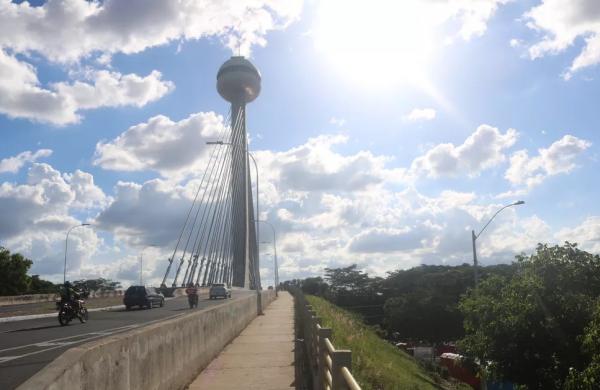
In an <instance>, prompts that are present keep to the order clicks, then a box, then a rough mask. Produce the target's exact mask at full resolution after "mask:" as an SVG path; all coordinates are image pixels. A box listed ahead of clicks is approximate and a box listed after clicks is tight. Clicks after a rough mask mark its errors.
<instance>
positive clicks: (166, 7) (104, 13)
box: [0, 0, 302, 62]
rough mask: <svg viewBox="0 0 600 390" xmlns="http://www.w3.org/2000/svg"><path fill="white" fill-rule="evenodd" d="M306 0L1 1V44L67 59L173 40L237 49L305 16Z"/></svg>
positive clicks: (258, 42)
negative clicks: (217, 42)
mask: <svg viewBox="0 0 600 390" xmlns="http://www.w3.org/2000/svg"><path fill="white" fill-rule="evenodd" d="M301 8H302V1H300V0H293V1H285V2H277V1H270V0H265V1H254V2H240V1H235V0H227V1H223V0H209V1H199V0H197V1H162V0H129V1H120V0H108V1H103V2H100V1H85V0H49V1H47V2H45V3H44V4H43V5H41V6H34V5H32V4H30V3H29V2H27V1H25V2H22V3H13V2H10V1H2V2H0V46H1V47H5V48H10V49H11V50H13V51H15V52H20V53H27V52H32V51H34V52H38V53H40V54H42V55H44V56H45V57H46V58H49V59H50V60H52V61H58V62H70V61H76V60H79V59H80V58H82V57H86V56H89V55H93V54H94V53H102V54H106V53H108V54H112V53H125V54H131V53H138V52H141V51H143V50H145V49H146V48H149V47H155V46H159V45H163V44H166V43H169V42H171V41H175V40H192V39H199V38H203V37H210V36H213V37H220V38H221V39H222V40H223V41H224V43H225V44H226V45H228V46H229V47H231V48H232V50H234V51H235V52H237V51H238V49H239V48H241V50H242V51H243V52H244V53H247V52H248V51H249V49H250V47H251V46H252V45H265V43H266V42H265V38H264V36H265V34H266V33H267V32H268V31H270V30H273V29H278V28H283V27H285V26H287V25H288V24H289V23H290V22H292V21H294V20H295V19H296V18H297V17H298V16H299V14H300V11H301Z"/></svg>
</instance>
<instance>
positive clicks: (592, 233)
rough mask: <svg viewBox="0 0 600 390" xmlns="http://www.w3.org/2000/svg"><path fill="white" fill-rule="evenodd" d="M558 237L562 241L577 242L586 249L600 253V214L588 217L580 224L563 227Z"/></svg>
mask: <svg viewBox="0 0 600 390" xmlns="http://www.w3.org/2000/svg"><path fill="white" fill-rule="evenodd" d="M556 237H557V239H558V240H560V241H561V242H562V241H569V242H576V243H578V244H580V247H581V248H582V249H584V250H588V251H591V252H592V253H600V216H591V217H587V218H586V219H585V220H584V221H583V222H582V223H581V224H580V225H578V226H575V227H572V228H563V229H561V230H559V231H558V233H557V234H556Z"/></svg>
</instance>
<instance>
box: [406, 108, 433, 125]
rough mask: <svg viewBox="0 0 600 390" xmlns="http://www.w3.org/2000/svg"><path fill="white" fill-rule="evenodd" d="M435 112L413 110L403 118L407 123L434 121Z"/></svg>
mask: <svg viewBox="0 0 600 390" xmlns="http://www.w3.org/2000/svg"><path fill="white" fill-rule="evenodd" d="M435 116H436V111H435V110H434V109H433V108H415V109H413V110H412V111H411V112H409V113H408V114H406V115H405V116H404V120H405V121H408V122H421V121H430V120H433V119H435Z"/></svg>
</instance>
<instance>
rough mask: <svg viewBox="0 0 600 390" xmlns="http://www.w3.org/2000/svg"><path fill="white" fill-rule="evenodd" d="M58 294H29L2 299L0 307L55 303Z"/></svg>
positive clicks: (0, 299)
mask: <svg viewBox="0 0 600 390" xmlns="http://www.w3.org/2000/svg"><path fill="white" fill-rule="evenodd" d="M56 297H57V295H56V294H27V295H10V296H4V297H0V306H10V305H23V304H26V303H40V302H53V301H54V300H55V299H56Z"/></svg>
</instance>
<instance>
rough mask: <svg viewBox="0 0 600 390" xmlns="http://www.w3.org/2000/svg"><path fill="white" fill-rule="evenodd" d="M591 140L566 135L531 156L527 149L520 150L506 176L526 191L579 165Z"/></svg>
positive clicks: (513, 157) (511, 159)
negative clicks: (577, 161)
mask: <svg viewBox="0 0 600 390" xmlns="http://www.w3.org/2000/svg"><path fill="white" fill-rule="evenodd" d="M591 145H592V144H591V142H589V141H586V140H583V139H580V138H577V137H575V136H572V135H565V136H564V137H562V138H561V139H560V140H558V141H556V142H554V143H552V145H550V146H549V147H548V148H542V149H539V150H538V155H537V156H535V157H530V156H529V153H528V152H527V151H526V150H519V151H517V152H515V153H514V154H513V155H512V156H511V157H510V166H509V168H508V169H507V171H506V174H505V175H504V177H505V178H506V179H507V180H508V181H509V182H510V183H511V184H513V185H515V186H518V187H521V191H520V192H521V193H524V192H526V190H527V189H530V188H532V187H534V186H536V185H538V184H540V183H542V182H543V181H544V180H545V179H546V178H548V177H549V176H554V175H558V174H563V173H569V172H571V171H572V170H573V169H575V168H576V167H577V165H576V163H575V161H576V159H577V158H578V157H579V156H580V155H581V154H582V153H583V152H584V151H585V150H586V149H588V148H589V147H590V146H591Z"/></svg>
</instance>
